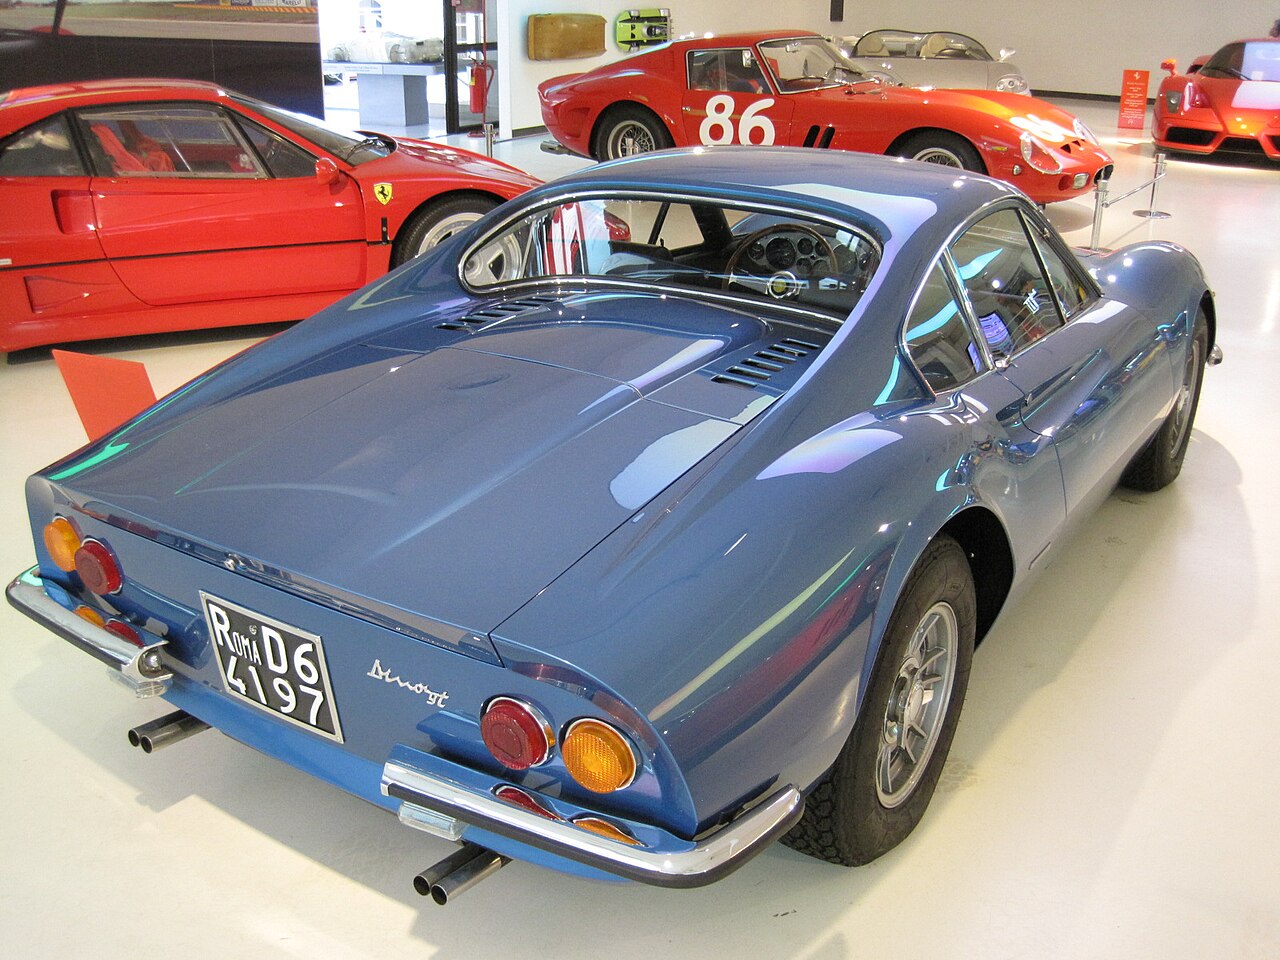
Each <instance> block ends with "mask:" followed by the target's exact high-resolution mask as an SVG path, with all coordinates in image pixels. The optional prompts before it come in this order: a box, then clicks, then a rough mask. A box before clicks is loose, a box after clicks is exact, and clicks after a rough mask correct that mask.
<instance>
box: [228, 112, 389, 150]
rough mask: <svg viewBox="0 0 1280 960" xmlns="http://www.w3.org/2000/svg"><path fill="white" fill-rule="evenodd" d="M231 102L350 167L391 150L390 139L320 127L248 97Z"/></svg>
mask: <svg viewBox="0 0 1280 960" xmlns="http://www.w3.org/2000/svg"><path fill="white" fill-rule="evenodd" d="M232 99H234V100H235V101H236V103H238V104H240V105H241V106H244V107H247V108H248V109H250V110H252V111H254V112H255V113H260V114H262V115H263V116H264V117H266V118H267V119H268V120H271V121H272V122H273V123H278V124H279V125H280V126H282V127H284V128H285V129H286V130H291V131H292V132H293V133H296V134H297V135H298V136H300V137H302V138H303V139H304V140H307V141H308V142H310V143H314V144H315V145H316V146H318V147H320V148H321V149H322V150H327V151H328V152H329V153H331V154H333V155H334V156H335V157H339V158H341V159H342V160H345V161H346V162H347V163H349V164H351V165H352V166H358V165H359V164H362V163H366V162H367V161H369V160H377V159H378V158H380V157H385V156H386V155H387V154H389V153H390V152H391V151H392V150H394V149H395V141H394V140H392V139H391V138H390V137H380V136H376V135H369V136H365V135H364V134H362V133H361V134H353V133H347V132H346V131H344V130H339V129H338V128H336V127H330V126H327V125H324V124H322V123H321V121H319V120H317V119H315V118H314V117H304V116H303V115H302V114H300V113H294V112H293V111H291V110H285V109H284V108H282V107H276V106H272V105H271V104H269V103H263V102H262V101H261V100H255V99H253V98H252V97H245V96H240V95H238V94H237V95H236V96H235V97H233V98H232Z"/></svg>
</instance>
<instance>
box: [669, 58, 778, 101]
mask: <svg viewBox="0 0 1280 960" xmlns="http://www.w3.org/2000/svg"><path fill="white" fill-rule="evenodd" d="M688 56H689V61H688V68H689V89H690V90H721V91H728V92H730V93H763V92H765V91H767V90H768V89H769V88H768V85H767V84H766V83H765V80H764V74H763V73H761V71H760V64H759V63H758V62H756V59H755V55H754V54H752V52H751V51H750V50H745V49H735V50H693V51H691V52H690V53H689V55H688Z"/></svg>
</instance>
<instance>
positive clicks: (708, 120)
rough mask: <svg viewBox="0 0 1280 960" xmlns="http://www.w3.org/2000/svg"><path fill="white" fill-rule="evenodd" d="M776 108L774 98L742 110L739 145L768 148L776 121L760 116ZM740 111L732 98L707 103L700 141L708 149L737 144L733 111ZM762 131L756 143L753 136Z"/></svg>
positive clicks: (722, 96) (713, 99) (739, 124)
mask: <svg viewBox="0 0 1280 960" xmlns="http://www.w3.org/2000/svg"><path fill="white" fill-rule="evenodd" d="M772 106H773V98H772V97H770V98H768V99H766V100H757V101H756V102H755V103H753V104H751V105H750V106H748V107H747V109H745V110H743V111H742V116H741V117H739V118H738V137H737V141H736V142H738V143H745V144H750V145H751V146H753V147H767V146H769V145H770V144H771V143H773V134H774V130H773V121H772V120H770V119H769V118H768V117H762V116H760V113H761V112H762V111H764V110H767V109H769V108H770V107H772ZM736 109H738V105H737V104H736V103H734V100H733V97H730V96H728V95H727V94H723V93H721V94H717V95H716V96H714V97H712V98H711V99H710V100H708V101H707V115H706V117H705V118H704V119H703V121H702V125H701V126H700V127H698V139H699V140H701V141H702V142H703V143H704V144H706V145H707V146H709V147H722V146H725V145H726V144H730V143H734V142H735V141H734V136H733V111H734V110H736ZM757 130H759V131H760V134H761V136H760V140H759V142H756V143H753V142H752V140H751V137H752V135H753V134H754V133H755V132H756V131H757Z"/></svg>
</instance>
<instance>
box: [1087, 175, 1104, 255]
mask: <svg viewBox="0 0 1280 960" xmlns="http://www.w3.org/2000/svg"><path fill="white" fill-rule="evenodd" d="M1107 183H1108V181H1106V180H1099V181H1098V185H1097V187H1095V188H1094V191H1093V236H1092V237H1091V238H1090V239H1089V249H1090V250H1097V249H1098V240H1099V238H1100V237H1101V236H1102V211H1103V210H1105V209H1107V190H1108V187H1107Z"/></svg>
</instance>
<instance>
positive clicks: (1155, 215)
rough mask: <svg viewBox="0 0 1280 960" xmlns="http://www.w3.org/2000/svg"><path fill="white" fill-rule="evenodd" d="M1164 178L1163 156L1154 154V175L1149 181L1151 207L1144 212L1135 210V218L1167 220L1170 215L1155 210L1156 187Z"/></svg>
mask: <svg viewBox="0 0 1280 960" xmlns="http://www.w3.org/2000/svg"><path fill="white" fill-rule="evenodd" d="M1163 176H1164V154H1163V153H1157V154H1156V175H1155V177H1154V178H1152V180H1151V206H1150V207H1149V208H1148V209H1146V210H1135V211H1133V215H1134V216H1135V217H1146V218H1147V219H1148V220H1168V219H1169V217H1171V216H1172V214H1169V213H1165V212H1164V211H1163V210H1157V209H1156V187H1157V186H1158V185H1159V183H1160V180H1161V178H1162V177H1163Z"/></svg>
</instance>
